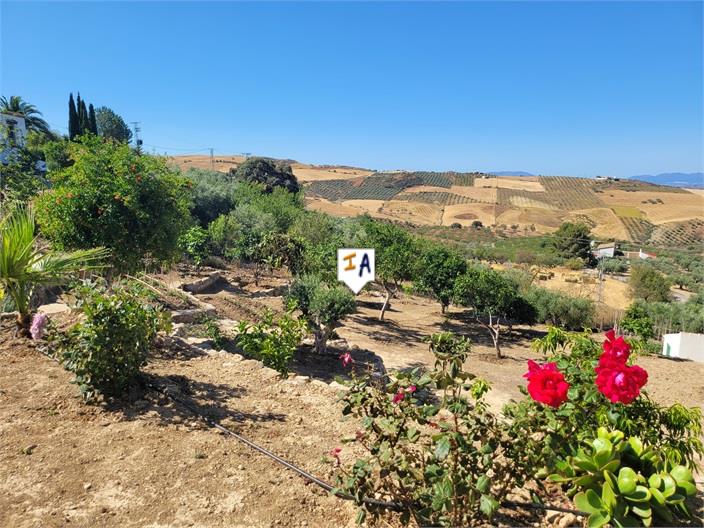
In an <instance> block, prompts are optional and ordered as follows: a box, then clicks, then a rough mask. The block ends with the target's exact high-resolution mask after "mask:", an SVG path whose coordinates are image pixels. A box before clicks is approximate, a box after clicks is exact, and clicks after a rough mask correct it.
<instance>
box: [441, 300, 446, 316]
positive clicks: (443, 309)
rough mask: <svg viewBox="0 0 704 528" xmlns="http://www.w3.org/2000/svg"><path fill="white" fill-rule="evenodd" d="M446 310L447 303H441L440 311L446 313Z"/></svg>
mask: <svg viewBox="0 0 704 528" xmlns="http://www.w3.org/2000/svg"><path fill="white" fill-rule="evenodd" d="M445 312H447V305H446V304H445V303H440V313H441V314H443V315H445Z"/></svg>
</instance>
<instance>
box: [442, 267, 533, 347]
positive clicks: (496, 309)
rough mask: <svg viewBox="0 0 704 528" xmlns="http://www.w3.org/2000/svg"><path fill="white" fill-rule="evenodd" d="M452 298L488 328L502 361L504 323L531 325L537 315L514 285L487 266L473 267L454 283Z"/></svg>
mask: <svg viewBox="0 0 704 528" xmlns="http://www.w3.org/2000/svg"><path fill="white" fill-rule="evenodd" d="M453 299H454V301H455V302H456V303H457V304H460V305H462V306H467V307H470V308H471V309H472V313H473V316H474V318H475V320H476V321H477V322H478V323H479V324H480V325H482V326H483V327H484V328H486V329H487V331H488V332H489V335H490V336H491V339H492V341H493V343H494V349H495V350H496V357H498V358H499V359H501V358H502V357H503V355H502V354H501V348H500V346H499V340H500V337H501V323H502V322H507V321H508V320H510V319H514V320H519V321H522V322H532V321H533V319H534V317H535V312H534V310H533V308H532V306H531V305H530V304H528V302H527V301H526V300H525V299H524V298H523V297H521V295H520V294H519V291H518V286H517V285H516V283H515V282H513V281H512V280H510V279H509V278H507V277H505V276H504V275H503V274H501V273H499V272H497V271H494V270H492V269H491V268H487V267H484V266H477V267H472V268H469V269H468V270H467V272H466V273H465V274H464V275H461V276H460V277H458V278H457V280H456V281H455V285H454V289H453Z"/></svg>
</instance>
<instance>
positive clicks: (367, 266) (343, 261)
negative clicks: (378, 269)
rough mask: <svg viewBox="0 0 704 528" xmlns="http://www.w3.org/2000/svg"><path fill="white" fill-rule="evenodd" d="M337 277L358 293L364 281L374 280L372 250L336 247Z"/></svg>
mask: <svg viewBox="0 0 704 528" xmlns="http://www.w3.org/2000/svg"><path fill="white" fill-rule="evenodd" d="M337 279H338V280H341V281H342V282H344V283H345V284H347V286H349V288H350V290H352V291H353V292H354V293H355V294H357V293H359V292H360V290H361V289H362V288H364V285H365V284H366V283H368V282H370V281H373V280H374V250H373V249H338V250H337Z"/></svg>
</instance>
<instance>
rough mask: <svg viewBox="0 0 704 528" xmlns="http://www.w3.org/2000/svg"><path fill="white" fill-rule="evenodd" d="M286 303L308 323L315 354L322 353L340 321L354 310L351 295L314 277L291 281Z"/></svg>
mask: <svg viewBox="0 0 704 528" xmlns="http://www.w3.org/2000/svg"><path fill="white" fill-rule="evenodd" d="M287 301H288V302H291V301H293V302H294V303H295V304H296V306H297V307H298V308H299V309H300V310H301V313H302V314H303V317H305V319H306V320H307V321H308V324H309V325H310V327H311V330H312V331H313V337H314V339H315V341H314V349H315V351H316V352H317V353H322V352H325V349H326V348H327V342H328V339H329V338H330V336H331V335H332V333H333V331H334V330H335V328H337V327H338V326H339V324H340V320H342V319H343V318H344V317H345V316H346V315H349V314H351V313H353V312H354V311H355V308H356V305H355V301H354V296H353V295H352V294H351V293H350V291H349V290H348V289H347V288H345V287H343V286H339V285H335V286H329V285H327V284H325V283H324V282H323V281H322V280H321V279H320V277H318V276H316V275H304V276H302V277H299V278H297V279H296V280H294V281H293V284H291V287H290V288H289V293H288V296H287Z"/></svg>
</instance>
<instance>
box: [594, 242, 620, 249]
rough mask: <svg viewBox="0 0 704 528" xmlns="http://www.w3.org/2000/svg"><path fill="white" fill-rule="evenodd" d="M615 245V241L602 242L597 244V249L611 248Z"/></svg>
mask: <svg viewBox="0 0 704 528" xmlns="http://www.w3.org/2000/svg"><path fill="white" fill-rule="evenodd" d="M615 247H616V242H605V243H604V244H599V245H598V246H597V247H596V248H597V249H611V248H615Z"/></svg>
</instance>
